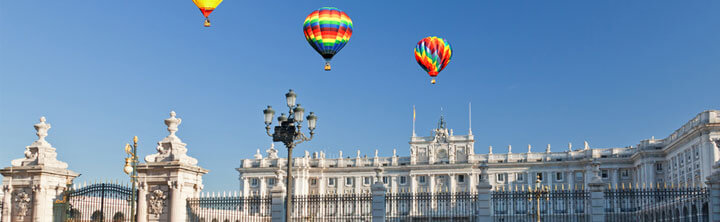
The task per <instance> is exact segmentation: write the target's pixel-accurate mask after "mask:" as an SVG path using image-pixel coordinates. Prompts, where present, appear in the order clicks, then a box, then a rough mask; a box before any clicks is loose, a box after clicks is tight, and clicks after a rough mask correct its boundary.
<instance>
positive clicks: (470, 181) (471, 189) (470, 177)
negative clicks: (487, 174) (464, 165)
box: [465, 173, 477, 193]
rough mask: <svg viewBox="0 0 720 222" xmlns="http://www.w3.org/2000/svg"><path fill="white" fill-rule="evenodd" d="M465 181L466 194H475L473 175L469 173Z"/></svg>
mask: <svg viewBox="0 0 720 222" xmlns="http://www.w3.org/2000/svg"><path fill="white" fill-rule="evenodd" d="M465 181H467V183H468V192H471V193H472V192H475V189H477V187H475V174H474V173H469V174H468V175H467V178H466V179H465Z"/></svg>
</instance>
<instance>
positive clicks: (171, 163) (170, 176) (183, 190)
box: [137, 111, 208, 222]
mask: <svg viewBox="0 0 720 222" xmlns="http://www.w3.org/2000/svg"><path fill="white" fill-rule="evenodd" d="M175 115H176V114H175V112H174V111H173V112H170V118H168V119H165V125H167V127H168V128H167V130H168V131H169V132H170V135H168V136H167V137H165V138H164V139H162V140H161V141H160V142H158V146H157V148H156V149H157V153H155V154H151V155H148V156H146V157H145V162H146V163H142V164H139V165H138V169H137V170H138V178H139V183H140V184H142V186H140V187H141V192H140V193H141V194H144V196H143V197H139V198H138V200H144V201H143V203H138V207H145V209H141V208H138V216H143V217H142V218H138V222H157V221H181V222H182V221H186V218H187V213H188V212H187V199H188V198H191V197H198V196H199V194H200V191H202V188H203V183H202V176H203V175H204V174H206V173H207V172H208V170H206V169H203V168H201V167H200V166H198V165H197V163H198V161H197V159H195V158H192V157H190V156H188V155H187V148H186V147H185V146H186V145H187V144H185V143H183V142H182V141H181V140H180V138H178V137H177V136H176V135H175V132H177V131H178V126H179V125H180V123H181V122H182V119H180V118H176V117H175Z"/></svg>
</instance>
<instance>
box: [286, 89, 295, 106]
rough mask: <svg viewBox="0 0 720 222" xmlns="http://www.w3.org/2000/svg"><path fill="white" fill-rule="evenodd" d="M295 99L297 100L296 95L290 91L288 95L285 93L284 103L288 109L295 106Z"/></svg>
mask: <svg viewBox="0 0 720 222" xmlns="http://www.w3.org/2000/svg"><path fill="white" fill-rule="evenodd" d="M295 99H297V94H295V91H293V90H292V89H291V90H290V91H289V92H288V93H285V101H286V102H287V106H288V107H290V108H292V107H294V106H295Z"/></svg>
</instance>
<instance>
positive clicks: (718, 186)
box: [705, 144, 720, 222]
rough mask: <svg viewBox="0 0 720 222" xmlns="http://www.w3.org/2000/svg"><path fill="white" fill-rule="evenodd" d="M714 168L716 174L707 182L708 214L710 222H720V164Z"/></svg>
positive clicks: (708, 178)
mask: <svg viewBox="0 0 720 222" xmlns="http://www.w3.org/2000/svg"><path fill="white" fill-rule="evenodd" d="M718 145H720V144H718ZM713 168H714V169H715V172H713V174H712V175H710V176H709V177H707V181H706V182H705V183H706V184H707V187H708V189H709V192H710V194H709V197H708V201H709V203H708V207H709V209H708V211H709V212H708V213H709V214H710V215H709V216H710V221H712V222H720V162H718V163H716V165H715V166H713Z"/></svg>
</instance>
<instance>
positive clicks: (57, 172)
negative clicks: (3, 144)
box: [0, 117, 79, 222]
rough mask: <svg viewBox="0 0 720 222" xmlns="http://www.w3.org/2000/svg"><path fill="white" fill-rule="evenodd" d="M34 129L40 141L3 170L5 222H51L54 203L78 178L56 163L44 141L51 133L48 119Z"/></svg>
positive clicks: (51, 148) (60, 163)
mask: <svg viewBox="0 0 720 222" xmlns="http://www.w3.org/2000/svg"><path fill="white" fill-rule="evenodd" d="M34 127H35V130H36V131H37V133H36V134H37V136H38V139H37V140H36V141H35V142H33V143H32V144H30V146H27V147H25V157H24V158H20V159H16V160H13V161H12V162H11V166H10V167H6V168H4V169H1V170H0V174H2V175H3V181H2V183H3V186H2V188H3V191H4V192H5V194H4V195H5V196H4V197H3V200H2V201H3V204H4V205H3V211H4V212H3V214H2V215H3V218H0V220H2V222H11V221H13V222H15V221H19V222H29V221H33V222H51V221H52V219H53V201H54V200H55V199H56V198H57V197H59V196H61V194H62V192H64V191H65V190H67V189H68V187H67V184H69V182H70V181H72V180H73V179H75V177H77V176H78V175H79V174H77V173H75V172H73V171H70V170H68V169H67V168H68V165H67V163H64V162H61V161H59V160H57V153H56V152H55V148H53V147H52V145H50V143H48V142H47V141H46V140H45V137H47V136H48V130H49V129H50V124H48V123H47V122H46V120H45V117H41V118H40V123H38V124H35V125H34Z"/></svg>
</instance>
